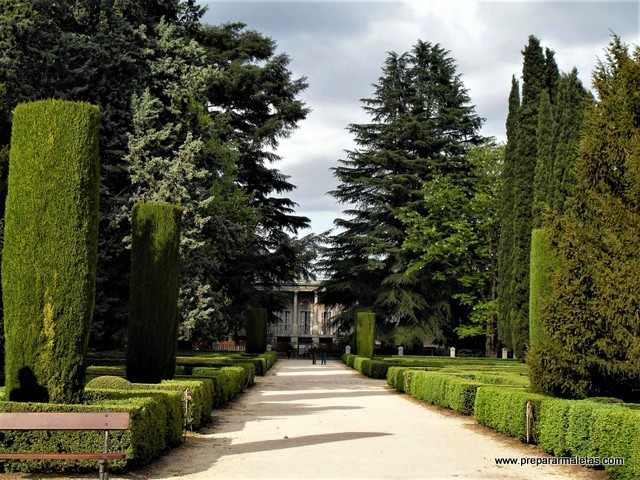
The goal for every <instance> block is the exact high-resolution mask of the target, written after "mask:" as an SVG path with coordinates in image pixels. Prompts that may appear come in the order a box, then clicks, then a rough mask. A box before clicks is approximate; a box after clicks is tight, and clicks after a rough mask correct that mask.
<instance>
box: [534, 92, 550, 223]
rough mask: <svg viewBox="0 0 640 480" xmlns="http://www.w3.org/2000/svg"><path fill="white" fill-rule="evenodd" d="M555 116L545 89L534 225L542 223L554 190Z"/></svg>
mask: <svg viewBox="0 0 640 480" xmlns="http://www.w3.org/2000/svg"><path fill="white" fill-rule="evenodd" d="M554 131H555V128H554V118H553V109H552V106H551V97H550V95H549V91H548V90H546V89H545V90H543V91H542V94H541V95H540V107H539V112H538V130H537V132H536V135H537V142H538V157H537V159H536V167H535V175H534V181H533V226H534V227H539V226H540V225H541V224H542V216H543V213H544V211H545V209H546V208H548V207H549V206H550V195H551V194H552V192H553V190H552V188H553V184H552V182H553V178H552V176H553V173H554V160H555V142H554Z"/></svg>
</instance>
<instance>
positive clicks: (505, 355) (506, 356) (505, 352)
mask: <svg viewBox="0 0 640 480" xmlns="http://www.w3.org/2000/svg"><path fill="white" fill-rule="evenodd" d="M507 358H509V350H507V349H506V348H503V349H502V359H503V360H506V359H507Z"/></svg>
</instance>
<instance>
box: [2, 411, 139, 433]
mask: <svg viewBox="0 0 640 480" xmlns="http://www.w3.org/2000/svg"><path fill="white" fill-rule="evenodd" d="M127 428H129V414H128V413H126V412H95V413H94V412H78V413H76V412H55V413H49V412H11V413H0V430H126V429H127Z"/></svg>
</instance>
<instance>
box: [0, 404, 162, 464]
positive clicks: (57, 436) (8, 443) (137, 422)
mask: <svg viewBox="0 0 640 480" xmlns="http://www.w3.org/2000/svg"><path fill="white" fill-rule="evenodd" d="M96 411H113V412H129V414H130V416H131V424H130V428H129V430H126V431H124V432H115V431H114V432H112V433H111V434H110V435H109V438H110V443H111V450H112V451H126V452H127V458H126V460H123V461H121V460H119V461H115V462H112V463H110V465H111V468H112V469H113V470H114V471H122V470H124V469H125V468H129V467H136V466H141V465H146V464H148V463H150V462H151V461H152V460H153V459H154V458H157V457H158V456H160V455H161V453H162V452H163V450H164V449H165V448H166V438H167V435H166V432H165V431H166V427H167V421H166V415H165V409H164V408H163V405H162V403H161V402H159V401H158V400H157V399H155V398H150V397H146V398H128V399H126V400H104V401H95V402H91V403H87V404H77V405H69V404H53V403H24V402H0V412H96ZM103 444H104V435H103V433H102V432H90V431H83V432H75V431H69V432H65V431H62V432H47V431H38V430H31V431H23V432H19V431H5V432H3V434H2V435H0V451H2V452H83V451H84V452H91V451H93V452H101V451H102V448H103ZM1 465H2V468H3V469H4V471H5V472H69V471H77V470H92V471H95V469H96V462H75V463H71V462H61V461H54V462H52V461H46V462H45V461H26V462H25V461H22V462H11V461H3V462H2V463H1Z"/></svg>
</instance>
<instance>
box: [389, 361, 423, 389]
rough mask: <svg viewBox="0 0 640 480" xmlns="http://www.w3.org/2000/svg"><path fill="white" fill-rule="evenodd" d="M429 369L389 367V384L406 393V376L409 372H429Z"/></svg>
mask: <svg viewBox="0 0 640 480" xmlns="http://www.w3.org/2000/svg"><path fill="white" fill-rule="evenodd" d="M427 369H428V367H398V366H392V367H388V370H387V383H388V384H389V385H391V386H392V387H393V388H395V389H396V390H398V391H400V392H405V388H404V387H405V380H404V375H405V373H406V372H407V371H409V370H427Z"/></svg>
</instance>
